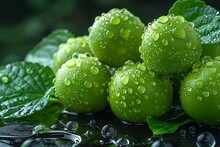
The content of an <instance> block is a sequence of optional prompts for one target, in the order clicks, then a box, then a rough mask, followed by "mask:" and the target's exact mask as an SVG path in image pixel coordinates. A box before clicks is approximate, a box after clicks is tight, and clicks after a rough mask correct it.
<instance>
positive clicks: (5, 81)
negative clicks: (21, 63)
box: [1, 76, 9, 84]
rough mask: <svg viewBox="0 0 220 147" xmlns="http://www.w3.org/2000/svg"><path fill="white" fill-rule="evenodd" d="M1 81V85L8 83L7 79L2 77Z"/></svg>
mask: <svg viewBox="0 0 220 147" xmlns="http://www.w3.org/2000/svg"><path fill="white" fill-rule="evenodd" d="M1 81H2V83H4V84H7V83H8V82H9V78H8V77H6V76H3V77H2V78H1Z"/></svg>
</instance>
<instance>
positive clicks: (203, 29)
mask: <svg viewBox="0 0 220 147" xmlns="http://www.w3.org/2000/svg"><path fill="white" fill-rule="evenodd" d="M169 14H174V15H183V16H184V17H185V19H186V20H187V21H190V22H193V23H194V25H195V28H196V29H197V30H198V32H199V33H200V35H201V43H202V44H212V43H217V42H220V15H219V11H217V10H216V9H214V8H213V7H211V6H209V5H206V4H205V3H204V2H203V1H201V0H178V1H176V2H175V3H174V4H173V6H172V7H171V8H170V10H169Z"/></svg>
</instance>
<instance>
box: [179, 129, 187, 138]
mask: <svg viewBox="0 0 220 147" xmlns="http://www.w3.org/2000/svg"><path fill="white" fill-rule="evenodd" d="M186 135H187V131H186V130H184V129H182V130H180V136H182V137H185V136H186Z"/></svg>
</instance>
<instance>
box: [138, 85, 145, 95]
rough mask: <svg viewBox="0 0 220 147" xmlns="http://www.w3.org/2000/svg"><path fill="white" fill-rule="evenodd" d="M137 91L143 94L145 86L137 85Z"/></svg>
mask: <svg viewBox="0 0 220 147" xmlns="http://www.w3.org/2000/svg"><path fill="white" fill-rule="evenodd" d="M138 92H139V93H140V94H143V93H144V92H145V87H144V86H138Z"/></svg>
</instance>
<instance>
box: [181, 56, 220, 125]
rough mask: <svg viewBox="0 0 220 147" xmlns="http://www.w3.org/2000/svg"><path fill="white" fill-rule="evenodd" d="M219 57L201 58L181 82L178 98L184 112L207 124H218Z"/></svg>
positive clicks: (219, 95) (219, 122) (219, 104)
mask: <svg viewBox="0 0 220 147" xmlns="http://www.w3.org/2000/svg"><path fill="white" fill-rule="evenodd" d="M219 83H220V57H219V56H218V57H216V58H215V60H214V61H213V60H212V59H211V58H207V57H205V58H203V65H202V63H196V64H195V65H194V66H193V70H192V72H191V73H190V74H188V75H187V76H186V77H185V79H184V80H183V82H182V86H181V89H180V100H181V104H182V107H183V109H184V110H185V112H186V113H187V114H188V115H189V116H190V117H191V118H193V119H194V120H196V121H198V122H200V123H204V124H207V125H219V124H220V84H219Z"/></svg>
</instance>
